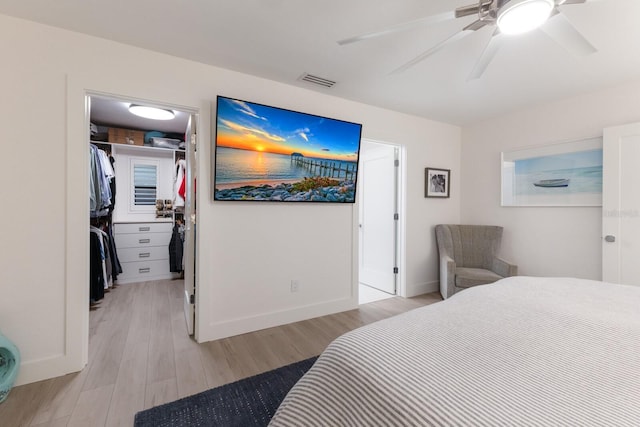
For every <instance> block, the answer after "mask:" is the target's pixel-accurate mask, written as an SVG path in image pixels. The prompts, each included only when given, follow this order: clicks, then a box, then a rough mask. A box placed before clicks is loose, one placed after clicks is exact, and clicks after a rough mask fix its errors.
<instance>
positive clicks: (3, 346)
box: [0, 333, 20, 403]
mask: <svg viewBox="0 0 640 427" xmlns="http://www.w3.org/2000/svg"><path fill="white" fill-rule="evenodd" d="M19 368H20V352H19V351H18V347H16V346H15V344H13V343H12V342H11V341H9V339H8V338H7V337H5V336H4V335H2V333H0V403H2V402H3V401H4V400H5V399H6V398H7V396H8V395H9V391H11V387H13V384H14V383H15V382H16V377H17V376H18V369H19Z"/></svg>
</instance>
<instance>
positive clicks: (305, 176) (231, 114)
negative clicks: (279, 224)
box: [213, 96, 362, 203]
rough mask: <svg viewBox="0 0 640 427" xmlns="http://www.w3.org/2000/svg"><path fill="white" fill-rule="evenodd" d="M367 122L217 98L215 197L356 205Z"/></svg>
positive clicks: (230, 199)
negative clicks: (360, 161)
mask: <svg viewBox="0 0 640 427" xmlns="http://www.w3.org/2000/svg"><path fill="white" fill-rule="evenodd" d="M361 133H362V125H360V124H357V123H351V122H347V121H344V120H338V119H332V118H328V117H321V116H316V115H312V114H307V113H301V112H297V111H291V110H286V109H282V108H276V107H271V106H268V105H262V104H257V103H254V102H248V101H242V100H239V99H233V98H227V97H223V96H218V99H217V113H216V136H215V168H214V178H213V181H214V183H213V184H214V185H213V187H214V194H213V198H214V200H216V201H261V202H323V203H354V202H355V196H356V188H357V187H356V178H357V176H358V156H359V152H360V136H361Z"/></svg>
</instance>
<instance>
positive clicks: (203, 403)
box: [134, 357, 317, 427]
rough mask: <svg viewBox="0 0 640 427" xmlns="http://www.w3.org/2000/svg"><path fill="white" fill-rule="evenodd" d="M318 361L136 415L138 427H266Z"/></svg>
mask: <svg viewBox="0 0 640 427" xmlns="http://www.w3.org/2000/svg"><path fill="white" fill-rule="evenodd" d="M316 359H317V357H312V358H310V359H306V360H303V361H301V362H297V363H292V364H291V365H287V366H283V367H281V368H278V369H274V370H273V371H269V372H265V373H263V374H259V375H256V376H253V377H249V378H245V379H243V380H240V381H236V382H234V383H231V384H226V385H223V386H220V387H217V388H213V389H211V390H207V391H203V392H202V393H198V394H194V395H193V396H189V397H185V398H183V399H180V400H176V401H175V402H170V403H166V404H164V405H160V406H156V407H155V408H151V409H147V410H146V411H141V412H138V413H137V414H136V418H135V423H134V426H135V427H151V426H153V427H169V426H171V427H176V426H177V427H182V426H243V427H250V426H266V425H267V424H269V421H270V420H271V418H272V417H273V415H274V414H275V413H276V410H277V409H278V406H280V403H282V400H284V397H285V396H286V395H287V393H288V392H289V390H291V387H293V386H294V384H295V383H296V382H298V380H299V379H300V378H302V376H303V375H304V374H305V373H306V372H307V371H308V370H309V368H311V366H312V365H313V363H314V362H315V361H316Z"/></svg>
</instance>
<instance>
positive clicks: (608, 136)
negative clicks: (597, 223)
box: [602, 123, 640, 285]
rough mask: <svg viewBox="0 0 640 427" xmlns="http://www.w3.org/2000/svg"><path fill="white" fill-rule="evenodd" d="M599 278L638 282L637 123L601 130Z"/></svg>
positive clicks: (639, 156) (639, 178) (639, 183)
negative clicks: (600, 274) (602, 132)
mask: <svg viewBox="0 0 640 427" xmlns="http://www.w3.org/2000/svg"><path fill="white" fill-rule="evenodd" d="M603 155H604V159H603V181H602V184H603V188H602V236H603V242H602V245H603V247H602V280H604V281H605V282H613V283H623V284H630V285H640V262H638V260H640V167H639V166H638V165H640V123H637V124H631V125H626V126H617V127H613V128H607V129H605V130H604V140H603Z"/></svg>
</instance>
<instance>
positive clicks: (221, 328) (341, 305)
mask: <svg viewBox="0 0 640 427" xmlns="http://www.w3.org/2000/svg"><path fill="white" fill-rule="evenodd" d="M356 308H358V299H357V298H354V297H348V298H343V299H337V300H332V301H326V302H323V303H320V304H310V305H305V306H301V307H296V308H293V309H289V310H281V311H274V312H271V313H265V314H260V315H257V316H248V317H243V318H237V319H232V320H226V321H222V322H212V323H211V324H210V327H209V328H206V329H207V330H209V331H211V333H210V334H208V335H205V336H202V335H201V336H199V337H198V342H206V341H214V340H218V339H222V338H227V337H231V336H235V335H241V334H246V333H248V332H255V331H259V330H261V329H267V328H272V327H275V326H281V325H286V324H289V323H294V322H300V321H302V320H307V319H313V318H314V317H320V316H327V315H329V314H334V313H339V312H342V311H348V310H354V309H356ZM200 330H201V331H202V329H200Z"/></svg>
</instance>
